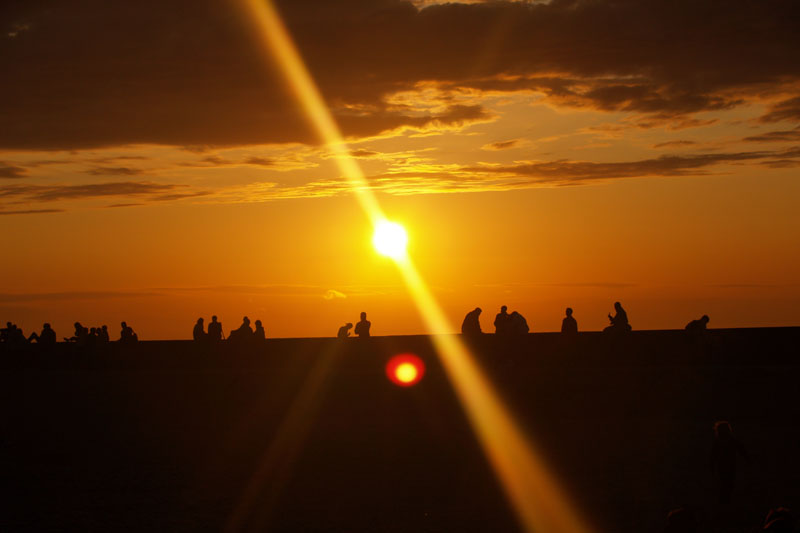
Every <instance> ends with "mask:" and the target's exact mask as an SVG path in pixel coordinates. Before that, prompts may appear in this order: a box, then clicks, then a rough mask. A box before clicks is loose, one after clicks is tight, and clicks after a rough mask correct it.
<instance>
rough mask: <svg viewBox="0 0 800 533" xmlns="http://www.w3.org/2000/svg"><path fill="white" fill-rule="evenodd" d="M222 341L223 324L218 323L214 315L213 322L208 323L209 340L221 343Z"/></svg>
mask: <svg viewBox="0 0 800 533" xmlns="http://www.w3.org/2000/svg"><path fill="white" fill-rule="evenodd" d="M222 339H223V336H222V322H217V315H214V316H212V317H211V322H209V323H208V340H209V341H211V342H219V341H221V340H222Z"/></svg>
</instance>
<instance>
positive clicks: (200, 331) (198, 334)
mask: <svg viewBox="0 0 800 533" xmlns="http://www.w3.org/2000/svg"><path fill="white" fill-rule="evenodd" d="M192 339H194V341H195V342H205V341H207V340H208V334H207V333H206V329H205V325H204V324H203V319H202V318H198V319H197V322H195V324H194V329H192Z"/></svg>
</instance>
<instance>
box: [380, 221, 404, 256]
mask: <svg viewBox="0 0 800 533" xmlns="http://www.w3.org/2000/svg"><path fill="white" fill-rule="evenodd" d="M372 244H373V246H375V249H376V250H377V251H378V253H380V254H381V255H385V256H387V257H391V258H392V259H400V258H402V257H404V256H405V255H406V245H407V244H408V234H406V230H405V228H403V226H401V225H400V224H398V223H396V222H390V221H388V220H383V221H381V222H379V223H378V225H377V226H376V227H375V234H374V235H373V236H372Z"/></svg>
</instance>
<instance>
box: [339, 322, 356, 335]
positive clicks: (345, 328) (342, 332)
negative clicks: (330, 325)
mask: <svg viewBox="0 0 800 533" xmlns="http://www.w3.org/2000/svg"><path fill="white" fill-rule="evenodd" d="M352 328H353V324H351V323H350V322H348V323H347V324H345V325H344V326H342V327H340V328H339V332H338V333H337V334H336V336H337V337H338V338H340V339H345V338H347V337H349V336H350V330H351V329H352Z"/></svg>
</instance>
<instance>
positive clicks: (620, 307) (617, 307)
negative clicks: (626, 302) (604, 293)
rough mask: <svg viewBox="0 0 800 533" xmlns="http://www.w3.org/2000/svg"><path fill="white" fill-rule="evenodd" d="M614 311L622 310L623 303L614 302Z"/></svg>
mask: <svg viewBox="0 0 800 533" xmlns="http://www.w3.org/2000/svg"><path fill="white" fill-rule="evenodd" d="M614 309H616V310H617V311H619V310H620V309H622V304H621V303H619V302H614Z"/></svg>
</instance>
